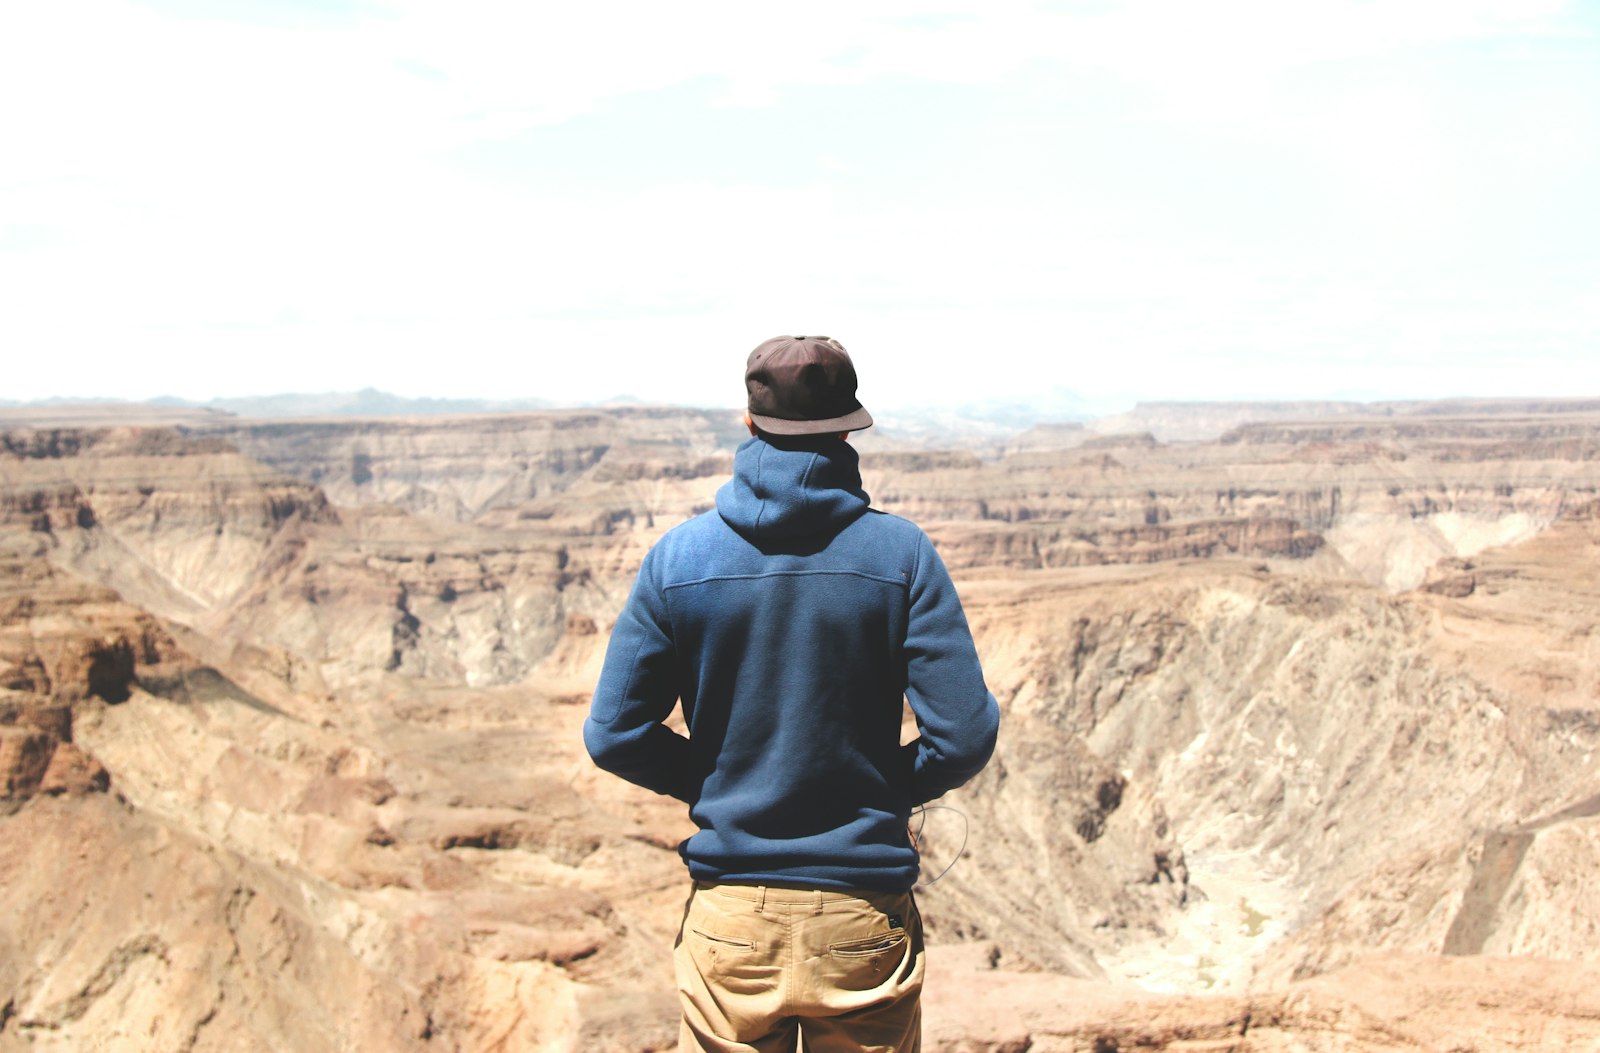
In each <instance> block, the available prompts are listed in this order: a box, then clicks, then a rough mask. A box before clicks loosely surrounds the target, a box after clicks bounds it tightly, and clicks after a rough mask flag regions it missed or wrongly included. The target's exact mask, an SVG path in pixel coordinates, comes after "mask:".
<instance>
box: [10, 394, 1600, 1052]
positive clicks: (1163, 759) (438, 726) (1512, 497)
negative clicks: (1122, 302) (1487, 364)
mask: <svg viewBox="0 0 1600 1053" xmlns="http://www.w3.org/2000/svg"><path fill="white" fill-rule="evenodd" d="M1448 408H1449V409H1450V412H1447V413H1435V412H1428V411H1427V407H1426V406H1417V405H1408V406H1405V407H1398V408H1397V407H1389V408H1388V409H1387V411H1386V412H1384V413H1373V412H1348V411H1346V410H1344V409H1340V410H1339V411H1338V412H1334V411H1332V410H1321V411H1316V412H1317V413H1319V414H1320V415H1317V416H1314V417H1306V416H1300V417H1297V416H1296V415H1295V414H1293V413H1289V412H1287V411H1282V412H1274V413H1270V414H1263V415H1262V416H1263V417H1265V418H1267V419H1264V420H1261V421H1257V422H1252V421H1250V420H1248V419H1247V418H1241V417H1239V416H1238V409H1237V407H1211V408H1208V409H1204V410H1203V411H1197V413H1196V415H1195V418H1194V419H1193V420H1191V421H1190V423H1189V424H1188V425H1185V424H1184V423H1183V421H1182V420H1181V419H1179V417H1180V416H1181V414H1180V415H1178V416H1175V414H1178V411H1177V410H1176V409H1174V408H1173V407H1155V408H1148V409H1147V410H1146V411H1145V413H1146V417H1147V418H1148V420H1149V421H1154V422H1157V423H1158V424H1159V430H1160V434H1159V435H1158V434H1156V432H1154V431H1135V432H1132V433H1120V434H1118V433H1113V434H1105V430H1106V429H1105V428H1103V427H1101V428H1098V429H1097V428H1080V427H1073V428H1053V429H1052V428H1045V429H1039V430H1038V431H1036V432H1034V433H1030V434H1026V435H1023V436H1019V437H1016V438H1015V439H1013V440H1011V442H1010V443H1009V444H1008V445H1006V446H1005V447H999V446H996V447H975V448H968V449H961V450H949V451H939V450H930V449H926V448H922V447H920V446H913V445H910V444H905V443H896V442H895V441H894V438H893V436H879V435H873V434H872V433H867V434H866V435H864V436H862V437H861V438H860V440H859V442H860V445H861V448H862V450H863V455H864V460H863V466H864V474H865V477H866V483H867V488H868V490H869V491H870V492H871V493H872V494H873V496H874V503H875V505H877V506H879V507H882V508H885V509H887V510H889V511H894V512H900V513H902V514H906V515H909V516H911V517H913V518H915V519H917V520H918V521H920V522H922V523H924V525H925V526H926V527H927V528H928V530H929V532H930V534H932V535H933V537H934V539H935V541H936V543H937V544H938V546H939V548H940V550H941V552H942V553H943V554H944V555H945V558H946V560H947V562H948V563H949V564H950V565H951V567H952V570H953V572H954V573H955V575H956V578H957V581H958V584H959V586H960V587H961V590H962V594H963V597H964V598H965V601H966V604H967V608H968V613H969V617H970V620H971V621H972V623H973V627H974V631H975V633H976V634H977V636H978V640H979V646H980V651H981V653H982V655H983V657H984V660H985V666H986V671H987V674H988V677H989V680H990V683H991V686H992V688H993V689H994V691H995V693H996V695H997V696H998V697H999V699H1000V701H1001V704H1002V707H1003V709H1004V713H1005V722H1004V727H1003V731H1002V739H1001V743H1000V747H999V749H998V751H997V754H996V759H995V762H994V763H993V764H992V765H991V767H990V768H989V769H988V770H987V771H986V772H985V773H984V774H983V775H982V776H980V777H979V779H977V780H976V781H975V782H974V783H973V784H971V785H970V786H968V787H965V788H963V789H962V790H961V791H958V792H956V793H953V794H951V795H949V797H948V798H947V799H945V800H944V801H942V802H940V803H941V805H942V807H941V808H939V809H932V810H930V811H929V812H928V813H927V815H926V816H925V817H924V819H923V820H922V822H923V829H922V836H923V841H924V846H925V860H926V867H925V874H924V879H925V881H928V882H929V883H928V884H926V885H925V886H924V887H923V889H922V890H921V892H920V894H919V895H920V898H921V901H922V903H923V905H924V910H925V913H926V915H927V917H928V919H929V923H930V928H931V933H932V939H933V944H934V946H933V953H932V962H933V971H932V973H931V974H930V979H929V987H928V996H927V1013H928V1030H929V1038H930V1043H929V1044H930V1047H931V1048H933V1049H937V1050H949V1051H958V1050H961V1051H979V1050H985V1051H987V1050H995V1051H998V1050H1012V1051H1021V1050H1030V1051H1033V1053H1041V1051H1053V1050H1085V1051H1090V1050H1093V1051H1096V1053H1107V1051H1119V1050H1120V1051H1131V1050H1173V1051H1178V1050H1188V1051H1199V1050H1217V1051H1220V1050H1240V1051H1280V1050H1281V1051H1288V1050H1406V1051H1412V1050H1416V1051H1422V1050H1440V1051H1443V1050H1463V1051H1464V1050H1482V1051H1490V1050H1574V1051H1593V1050H1600V996H1597V995H1596V994H1595V993H1594V992H1595V991H1597V990H1600V986H1597V984H1596V982H1595V981H1596V980H1600V960H1597V958H1600V952H1597V951H1596V948H1597V947H1600V939H1597V938H1596V937H1597V934H1596V927H1597V925H1600V882H1597V881H1596V879H1595V878H1594V877H1593V875H1594V874H1596V873H1600V867H1597V866H1596V864H1597V862H1600V858H1597V857H1600V773H1597V766H1596V750H1597V749H1600V651H1597V647H1600V643H1597V641H1596V635H1595V634H1596V623H1597V618H1600V615H1597V611H1600V571H1596V570H1595V567H1596V566H1597V556H1600V512H1597V508H1600V506H1597V504H1596V498H1597V487H1600V416H1595V415H1594V409H1595V407H1593V406H1591V405H1589V404H1588V403H1572V404H1537V403H1519V404H1515V405H1509V404H1507V405H1497V404H1488V405H1485V404H1473V405H1471V406H1455V407H1448ZM1312 409H1315V408H1312ZM1280 410H1281V408H1280ZM1184 427H1188V428H1189V429H1190V432H1189V433H1188V434H1195V433H1199V432H1204V431H1206V430H1207V429H1211V430H1212V431H1213V432H1216V433H1217V434H1214V435H1213V437H1211V438H1209V439H1201V438H1188V439H1183V440H1179V439H1174V438H1172V435H1173V434H1183V431H1182V429H1183V428H1184ZM737 436H738V426H737V417H736V415H734V414H722V413H698V412H691V411H676V410H609V411H603V412H602V411H594V412H566V413H549V414H533V415H522V416H505V417H473V418H453V419H442V420H427V421H395V420H387V421H322V422H275V423H271V424H266V423H260V424H256V423H250V422H241V421H236V420H232V419H229V418H224V417H217V416H215V415H211V416H207V417H203V418H196V419H176V420H162V421H153V422H130V421H125V420H118V419H115V418H114V417H111V418H107V417H104V416H102V417H101V418H100V419H75V420H74V419H58V420H50V419H44V418H41V417H40V416H39V415H38V414H34V415H32V416H30V417H29V419H26V420H21V421H13V422H11V423H10V424H9V425H8V424H6V422H4V421H3V420H0V889H4V890H5V895H4V896H3V897H0V1051H6V1050H24V1049H26V1050H34V1049H61V1050H68V1049H71V1050H78V1049H97V1050H101V1049H103V1050H151V1049H156V1050H207V1049H216V1050H224V1049H226V1050H236V1049H278V1048H282V1049H295V1050H313V1051H314V1050H324V1049H326V1050H330V1051H331V1050H373V1051H378V1050H386V1051H387V1050H462V1051H480V1050H483V1051H488V1050H506V1051H510V1050H525V1049H552V1050H585V1051H588V1050H646V1049H662V1048H670V1047H671V1045H672V1042H673V1039H674V1035H675V1025H674V1005H673V997H672V988H671V982H670V973H669V967H668V958H667V955H668V950H669V948H670V944H671V939H672V935H673V933H674V931H675V929H676V924H677V917H678V914H679V912H680V911H681V908H682V899H683V895H684V887H683V875H682V869H681V864H680V863H679V862H678V860H677V857H676V854H675V852H674V850H673V849H674V846H675V845H676V843H677V841H678V840H679V839H680V838H681V837H683V836H685V834H686V832H687V831H686V829H685V826H686V819H685V818H684V816H683V815H682V813H681V808H680V807H679V806H677V805H676V804H674V803H673V802H670V801H666V800H664V799H660V798H656V797H653V796H651V795H649V794H647V793H643V792H642V791H636V790H634V789H633V788H631V787H629V786H627V785H625V784H622V783H620V782H618V781H617V780H614V779H611V778H609V777H605V776H603V775H602V774H600V773H598V772H596V771H595V770H594V769H593V768H592V767H591V766H590V765H589V764H588V762H587V760H586V758H585V757H584V755H583V752H582V746H581V743H580V741H579V738H578V726H579V725H580V724H581V722H582V719H583V715H584V708H585V705H586V703H587V698H588V691H589V689H590V688H591V687H592V684H593V680H594V677H595V674H596V672H597V669H598V662H599V659H600V656H601V655H602V653H603V650H604V646H605V640H606V635H607V631H608V629H609V625H610V622H611V619H612V618H614V616H615V613H616V611H617V609H618V607H619V606H620V604H621V601H622V598H623V596H624V595H625V593H626V590H627V587H628V585H629V582H630V579H631V575H632V573H633V570H634V569H635V568H636V567H637V564H638V560H639V559H640V557H641V556H642V555H643V552H644V551H645V549H646V548H647V547H648V545H649V544H650V543H651V542H652V541H653V540H654V539H655V538H656V537H658V536H659V535H660V534H661V532H663V531H664V530H666V529H667V528H669V527H670V526H671V525H673V524H674V523H676V522H678V521H681V520H682V519H683V518H684V517H686V516H688V515H691V514H694V513H695V512H698V511H701V510H704V509H705V508H707V507H710V503H711V500H712V495H713V494H714V492H715V489H716V487H717V486H718V485H719V484H720V483H721V481H722V479H723V478H724V477H725V475H726V472H727V470H728V467H729V465H730V463H731V453H730V451H731V446H732V444H733V443H734V442H735V441H736V439H737ZM947 866H948V867H949V869H948V873H945V874H943V875H942V876H940V872H941V871H944V870H945V868H946V867H947ZM936 877H937V878H938V880H937V881H933V880H932V879H934V878H936Z"/></svg>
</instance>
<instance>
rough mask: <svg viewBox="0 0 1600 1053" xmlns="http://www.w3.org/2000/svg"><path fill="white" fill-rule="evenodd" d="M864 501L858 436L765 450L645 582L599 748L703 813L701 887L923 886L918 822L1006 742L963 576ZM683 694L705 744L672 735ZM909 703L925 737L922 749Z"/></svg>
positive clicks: (605, 757)
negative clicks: (905, 739)
mask: <svg viewBox="0 0 1600 1053" xmlns="http://www.w3.org/2000/svg"><path fill="white" fill-rule="evenodd" d="M780 443H781V445H780ZM867 505H868V498H867V495H866V493H865V492H863V491H862V489H861V473H860V470H859V466H858V461H857V456H856V451H855V449H854V448H853V447H851V446H850V445H849V444H848V443H846V442H843V441H841V440H838V439H828V440H825V441H820V442H818V441H812V442H809V443H805V442H801V443H795V442H792V441H787V440H773V441H768V440H765V439H762V438H753V439H750V440H749V441H747V442H745V443H744V444H743V445H742V446H740V447H739V451H738V453H737V454H736V455H735V457H734V474H733V479H732V480H731V481H730V482H728V483H727V484H726V485H724V486H723V487H722V488H721V489H720V490H718V491H717V506H716V509H715V511H712V512H707V513H705V514H704V515H701V516H698V517H696V518H694V519H691V520H690V521H688V522H687V523H684V524H682V525H681V526H678V527H676V528H675V529H673V530H671V531H669V532H668V533H667V534H666V535H665V536H664V537H662V538H661V540H660V541H659V542H657V543H656V545H655V547H654V548H652V549H651V550H650V552H649V553H648V554H647V555H646V556H645V559H644V563H643V565H642V566H641V567H640V568H639V577H638V580H637V581H636V582H635V583H634V587H633V592H632V594H631V595H630V596H629V597H628V602H627V606H626V607H625V608H624V609H623V612H622V614H621V616H620V617H619V618H618V619H617V624H616V628H615V630H614V631H613V632H612V636H611V643H610V646H609V647H608V649H607V651H606V660H605V667H604V669H603V670H602V672H601V674H600V683H599V685H598V687H597V688H596V690H595V695H594V703H593V707H592V709H591V710H590V714H589V719H588V720H587V721H586V722H585V724H584V728H583V736H584V743H585V744H586V745H587V746H588V749H589V754H590V756H592V757H593V758H594V760H595V763H597V764H599V765H600V766H601V767H602V768H605V769H607V770H608V771H611V772H615V773H616V774H618V775H620V776H622V777H623V778H625V779H628V780H629V781H631V782H634V783H637V784H639V785H640V786H644V787H647V788H648V789H651V790H654V791H656V792H657V793H663V794H670V795H671V796H673V797H676V798H678V799H679V800H682V801H684V802H686V803H688V804H689V806H690V811H689V814H690V816H691V817H692V818H693V820H694V821H695V823H696V824H697V825H698V826H699V827H700V829H699V832H698V833H696V834H694V836H692V837H690V838H689V839H688V840H686V841H685V842H684V843H683V844H682V845H680V846H679V851H680V852H681V853H682V855H683V857H684V860H685V861H686V862H687V863H688V865H689V872H690V874H691V875H692V876H694V877H695V878H696V879H699V880H703V881H734V882H745V883H761V882H786V883H801V884H805V885H808V886H819V887H837V888H859V889H874V890H883V891H901V890H904V889H908V888H910V887H911V886H912V885H913V884H914V883H915V882H916V878H917V852H916V849H914V848H913V847H912V846H911V844H910V842H909V840H908V838H907V835H906V822H907V819H908V818H909V816H910V813H911V809H912V808H913V807H914V806H915V805H917V804H920V803H922V802H924V801H929V800H932V799H933V798H935V797H937V796H939V795H940V794H942V793H943V792H945V791H946V790H948V789H951V788H953V787H955V786H959V785H960V784H962V783H963V782H966V781H967V780H968V779H969V778H971V777H972V776H973V775H975V774H976V773H977V772H978V770H979V769H981V768H982V767H983V765H984V764H985V763H986V762H987V761H988V759H989V755H990V753H991V752H992V751H993V749H994V742H995V735H996V732H997V730H998V726H999V708H998V706H996V704H995V700H994V696H993V695H991V694H990V693H989V691H988V689H987V688H986V687H985V686H984V682H983V672H982V670H981V669H980V668H979V665H978V655H977V651H976V649H975V648H974V647H973V643H972V634H971V632H970V631H969V630H968V628H967V620H966V617H965V615H964V614H963V613H962V611H961V602H960V600H959V599H958V598H957V596H956V591H955V587H954V586H953V585H952V584H951V582H950V575H949V574H948V572H946V570H945V568H944V564H943V563H942V562H941V561H940V559H939V556H938V553H936V552H935V551H934V549H933V545H932V544H931V543H930V542H929V541H928V538H927V535H925V534H924V533H923V532H922V531H921V530H920V529H918V528H917V527H916V526H915V525H914V524H912V523H910V522H908V521H907V520H904V519H901V518H899V517H897V516H892V515H888V514H885V513H883V512H877V511H873V510H871V509H869V508H868V507H867ZM679 701H681V702H682V705H683V713H684V718H685V721H686V723H687V724H688V727H689V737H687V738H685V737H683V736H682V735H679V734H677V733H676V732H674V731H672V730H671V729H669V728H667V727H665V726H664V725H663V724H662V721H664V720H665V719H666V718H667V717H668V715H669V714H670V713H671V712H672V708H673V705H674V703H676V702H679ZM903 702H909V703H910V705H911V711H912V713H913V715H914V716H915V718H916V722H917V727H918V729H919V731H920V732H921V734H920V737H918V738H917V739H916V740H915V741H914V742H911V743H908V744H906V745H904V746H902V745H900V719H901V712H902V708H903Z"/></svg>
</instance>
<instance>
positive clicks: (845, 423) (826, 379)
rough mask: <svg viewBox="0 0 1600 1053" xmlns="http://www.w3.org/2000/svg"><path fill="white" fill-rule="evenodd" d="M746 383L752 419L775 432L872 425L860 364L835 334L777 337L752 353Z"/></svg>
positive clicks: (817, 431) (805, 432)
mask: <svg viewBox="0 0 1600 1053" xmlns="http://www.w3.org/2000/svg"><path fill="white" fill-rule="evenodd" d="M744 386H745V391H746V392H747V393H748V394H749V399H750V401H749V406H750V419H751V420H753V421H755V424H756V427H758V428H760V429H761V430H762V431H765V432H770V433H771V434H773V435H826V434H827V433H829V432H841V431H860V430H861V429H862V428H870V427H872V415H871V414H870V413H868V412H867V411H866V409H865V408H863V407H862V405H861V402H860V400H858V399H857V398H856V367H855V365H854V363H852V362H851V361H850V355H849V354H848V353H847V352H846V351H845V349H844V345H843V344H841V343H839V341H837V340H834V339H833V338H831V337H826V336H775V337H773V338H772V339H771V340H768V341H767V342H766V343H764V344H762V345H761V346H760V347H757V348H756V349H755V350H754V351H752V352H750V358H749V359H748V360H747V361H746V362H745V367H744Z"/></svg>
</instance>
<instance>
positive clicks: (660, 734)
mask: <svg viewBox="0 0 1600 1053" xmlns="http://www.w3.org/2000/svg"><path fill="white" fill-rule="evenodd" d="M654 556H655V552H654V550H652V551H651V552H650V553H649V554H647V555H646V556H645V559H644V564H643V565H642V566H641V567H640V568H639V577H638V578H637V579H636V580H635V581H634V584H633V591H632V593H631V594H630V595H629V596H628V602H627V605H626V606H625V607H624V608H623V610H622V614H621V615H620V616H619V617H618V618H617V624H616V627H615V628H614V629H613V630H612V632H611V642H610V643H609V644H608V645H607V647H606V660H605V665H604V667H603V668H602V670H601V672H600V683H599V684H598V685H597V686H596V688H595V693H594V701H593V703H592V704H591V706H590V709H589V718H588V719H587V720H586V721H584V723H583V743H584V745H585V746H586V747H587V748H588V750H589V756H590V757H591V758H593V759H594V762H595V763H596V764H598V765H599V766H600V767H602V768H604V769H605V770H606V771H609V772H612V773H613V774H616V775H620V776H621V777H622V778H624V779H627V780H628V781H629V782H632V783H636V784H638V785H640V786H643V787H644V788H645V789H647V790H654V791H655V792H656V793H660V794H666V795H668V796H671V797H676V798H677V799H678V800H680V801H685V802H688V803H690V804H693V803H694V801H695V799H696V798H697V797H698V796H699V794H700V782H701V780H700V778H699V777H698V776H696V775H695V774H694V765H693V761H692V757H691V754H690V748H689V740H688V739H686V738H684V737H683V736H682V735H679V734H678V733H677V732H675V731H673V730H671V729H670V728H668V727H666V726H665V725H663V724H662V721H664V720H666V719H667V717H668V716H669V715H670V714H671V713H672V709H673V706H674V705H676V703H677V701H678V686H677V675H676V662H675V660H674V651H673V643H672V626H671V622H670V621H669V619H668V618H667V613H666V604H665V603H664V601H663V600H662V596H661V589H660V582H659V580H658V578H657V576H656V573H655V559H654V558H653V557H654Z"/></svg>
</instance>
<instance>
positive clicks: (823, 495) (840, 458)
mask: <svg viewBox="0 0 1600 1053" xmlns="http://www.w3.org/2000/svg"><path fill="white" fill-rule="evenodd" d="M870 503H871V499H870V498H868V497H867V494H866V491H864V490H862V489H861V460H860V457H859V455H858V454H857V453H856V450H855V447H853V446H851V445H850V444H849V443H847V442H845V441H844V440H843V439H829V440H826V441H823V442H818V443H808V444H804V445H803V446H802V445H795V446H790V445H788V444H785V445H783V446H778V445H774V444H773V443H770V442H768V441H766V440H765V439H762V438H760V437H759V436H757V437H752V438H750V439H747V440H745V442H744V443H743V444H742V445H741V446H740V447H739V450H738V452H737V453H735V454H734V456H733V478H732V479H731V480H729V481H728V482H727V483H725V484H724V485H723V486H722V488H721V489H719V490H718V491H717V512H718V514H720V515H721V516H722V519H723V521H724V522H726V523H727V524H728V525H729V526H730V527H732V528H733V529H734V530H735V531H737V532H738V533H739V534H740V535H742V536H743V537H745V538H747V539H749V540H750V541H776V540H780V539H792V538H798V537H805V536H811V535H821V536H829V537H831V536H832V535H834V534H836V533H838V532H839V531H840V530H842V529H844V528H845V527H846V526H848V525H849V524H850V523H852V522H854V521H855V520H856V518H857V517H858V516H860V515H861V513H863V512H865V511H866V510H867V506H868V505H869V504H870Z"/></svg>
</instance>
